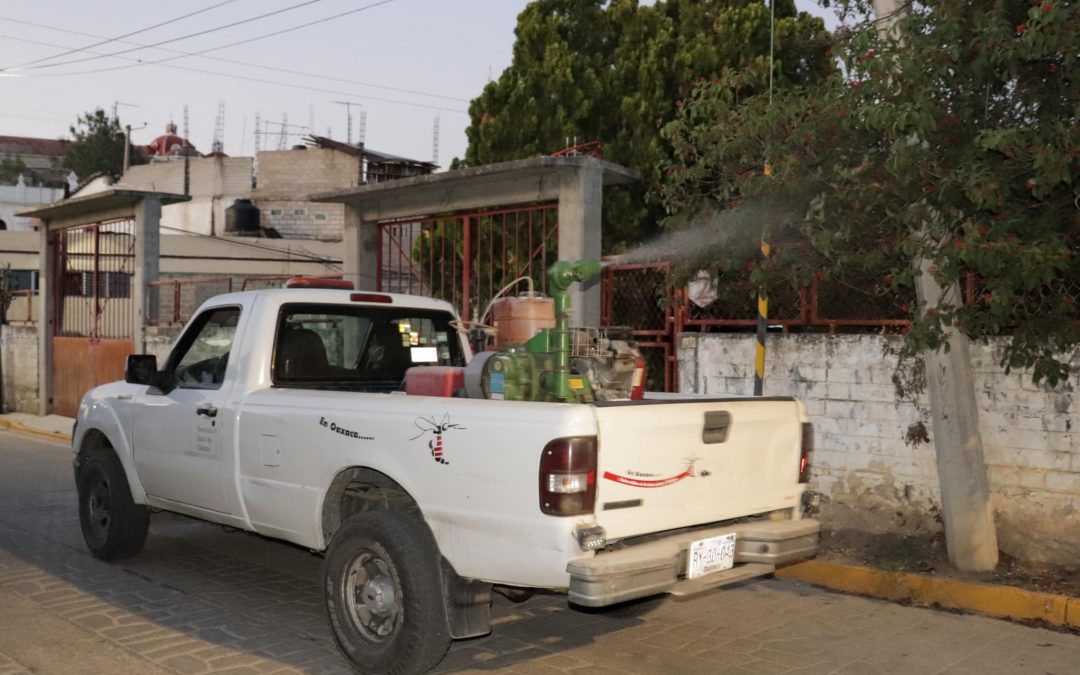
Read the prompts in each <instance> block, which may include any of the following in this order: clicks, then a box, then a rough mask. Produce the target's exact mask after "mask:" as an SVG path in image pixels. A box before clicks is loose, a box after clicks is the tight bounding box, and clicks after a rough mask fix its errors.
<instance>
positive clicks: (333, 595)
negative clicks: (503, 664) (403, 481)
mask: <svg viewBox="0 0 1080 675" xmlns="http://www.w3.org/2000/svg"><path fill="white" fill-rule="evenodd" d="M323 590H324V594H325V597H326V612H327V616H328V617H329V620H330V628H331V630H332V631H333V633H334V639H335V640H336V641H337V644H338V647H339V648H340V649H341V651H342V653H343V654H344V655H345V657H346V658H348V659H349V660H350V661H351V662H352V663H353V664H354V665H355V666H356V668H357V669H358V670H360V672H364V673H386V674H388V675H411V674H413V673H423V672H426V671H427V670H429V669H431V668H432V667H434V666H435V664H437V663H438V662H439V661H440V660H441V659H442V657H443V655H445V654H446V650H447V649H449V648H450V628H449V626H448V625H447V621H446V611H445V609H444V608H443V592H442V580H441V577H440V571H439V552H438V549H437V548H436V546H435V542H434V541H433V540H432V537H431V533H430V532H429V531H428V529H427V525H425V524H424V522H423V520H421V519H420V516H418V515H412V514H406V513H401V512H397V511H365V512H363V513H360V514H358V515H356V516H354V517H352V518H350V519H349V521H348V522H346V523H345V524H344V525H342V527H341V529H340V530H338V531H337V532H336V533H335V534H334V538H333V540H332V541H331V542H330V548H329V550H328V551H327V554H326V562H325V564H324V567H323Z"/></svg>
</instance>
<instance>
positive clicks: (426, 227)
mask: <svg viewBox="0 0 1080 675" xmlns="http://www.w3.org/2000/svg"><path fill="white" fill-rule="evenodd" d="M558 211H559V209H558V206H557V205H556V204H537V205H534V206H528V207H523V208H515V209H504V210H488V211H477V212H471V213H455V214H451V215H445V216H432V217H425V218H420V219H409V220H393V221H385V222H381V223H379V242H378V251H379V258H378V272H377V284H378V288H379V290H381V291H386V292H390V293H414V294H419V295H429V296H432V297H436V298H441V299H443V300H446V301H448V302H449V303H450V304H452V305H454V307H455V308H457V310H458V312H459V313H460V314H461V316H462V318H465V319H469V318H472V317H473V314H474V313H476V314H477V315H479V314H480V313H482V312H483V311H484V308H485V307H486V306H487V303H488V302H490V301H491V299H492V298H493V297H494V296H495V295H496V294H497V293H498V292H499V291H500V290H501V289H503V288H504V287H505V286H506V285H507V284H509V283H511V282H512V281H514V280H515V279H518V278H520V277H523V276H525V277H529V278H530V279H532V280H533V284H534V285H535V288H536V289H537V290H539V291H544V290H545V289H546V288H547V275H546V272H547V268H548V267H549V266H550V265H551V264H552V263H554V262H555V260H556V258H557V254H556V252H557V251H558V231H559V223H558Z"/></svg>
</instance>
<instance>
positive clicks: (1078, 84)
mask: <svg viewBox="0 0 1080 675" xmlns="http://www.w3.org/2000/svg"><path fill="white" fill-rule="evenodd" d="M833 4H834V5H835V4H839V5H840V7H841V8H842V9H843V10H845V11H847V12H848V14H847V16H848V21H847V22H846V23H845V25H844V27H842V29H841V30H839V31H838V32H837V33H836V34H835V42H834V44H833V46H832V52H833V53H834V54H835V56H836V57H837V58H839V59H840V60H841V62H842V64H843V72H844V73H845V75H844V76H841V75H835V76H833V77H831V78H828V79H827V80H825V81H822V82H819V83H814V84H811V85H810V86H806V87H798V88H788V89H785V90H782V91H778V92H777V94H776V96H774V98H773V100H772V103H771V105H770V103H769V101H768V100H767V99H766V97H765V96H763V95H761V94H757V93H753V91H752V89H753V87H752V86H748V85H747V83H748V82H751V83H752V82H753V81H754V78H755V77H759V75H757V74H755V73H754V71H753V69H746V70H744V71H742V72H740V73H738V74H737V76H735V77H730V78H725V79H724V80H723V81H719V82H706V83H701V84H699V85H698V87H697V88H696V89H695V90H694V91H693V92H692V94H691V95H690V96H689V97H688V102H687V104H686V105H684V106H683V107H682V108H681V109H680V113H679V115H678V118H677V119H676V121H674V122H673V123H671V124H670V125H668V126H667V127H666V128H665V131H664V133H665V137H666V138H667V139H669V141H670V142H671V143H672V145H673V147H674V154H675V159H674V161H673V162H671V163H670V164H669V165H668V167H667V172H668V174H669V181H668V182H666V183H665V184H664V185H662V186H661V189H660V192H659V194H660V197H661V199H662V201H663V202H664V203H665V204H666V205H667V207H668V209H669V210H671V211H672V212H686V211H693V210H695V209H701V208H704V207H710V208H720V209H723V208H731V207H732V206H736V205H737V203H738V200H740V199H742V200H747V203H751V202H752V201H753V200H757V199H763V198H767V197H769V196H771V195H773V194H775V193H777V192H783V193H787V194H792V193H798V192H799V191H803V193H804V194H805V195H806V198H805V201H804V205H805V210H804V211H802V212H800V213H799V214H798V216H797V217H793V218H792V219H791V220H790V221H789V222H788V223H787V226H788V227H787V231H788V232H790V231H792V230H796V231H800V232H801V233H802V234H803V235H804V236H805V237H807V238H808V239H809V242H810V244H811V245H812V250H813V255H812V256H811V255H806V256H803V258H804V259H803V260H802V261H801V262H802V263H803V264H804V265H817V264H819V263H820V264H823V265H825V266H826V268H827V269H828V271H829V273H831V274H844V273H846V272H850V271H852V270H861V271H863V272H867V271H872V272H873V273H875V274H878V275H880V277H881V278H883V279H885V280H887V282H888V284H890V285H891V286H892V287H893V288H894V289H899V288H901V287H904V286H910V285H911V284H912V280H913V266H912V261H913V260H914V259H915V258H917V257H926V258H929V259H930V260H932V261H933V263H934V265H935V269H936V274H937V277H938V280H939V281H940V282H941V283H942V284H943V285H945V286H947V285H949V284H951V283H952V282H956V281H960V282H961V286H962V287H963V286H964V282H966V280H967V279H968V276H967V275H968V273H969V272H970V273H973V275H974V276H973V281H974V290H975V292H974V293H973V294H970V296H972V297H969V302H967V303H964V304H958V305H950V304H948V303H946V302H943V301H941V300H939V299H928V303H927V304H928V305H929V306H928V307H925V308H922V309H923V311H917V309H918V308H910V309H911V311H912V319H913V324H912V327H911V331H910V332H909V333H908V335H907V348H908V352H909V353H913V352H915V351H917V350H919V349H923V348H927V347H929V348H934V347H937V346H938V345H939V344H940V343H941V335H942V328H943V327H944V326H948V325H956V326H958V327H959V328H960V329H961V330H963V331H964V332H965V333H966V334H968V335H969V336H971V337H972V338H985V337H989V336H994V335H1002V334H1009V335H1011V336H1012V339H1011V340H1010V341H1009V346H1008V347H1007V349H1006V351H1005V353H1004V357H1003V364H1004V365H1005V366H1006V367H1007V368H1011V367H1025V368H1032V369H1033V371H1034V375H1035V378H1036V380H1042V379H1046V380H1047V381H1049V382H1050V383H1056V382H1057V381H1059V380H1060V379H1062V378H1064V377H1066V376H1067V374H1068V366H1067V363H1065V361H1067V358H1066V359H1064V360H1063V359H1062V358H1061V357H1062V355H1063V354H1067V353H1068V352H1069V350H1072V349H1075V348H1076V347H1077V345H1078V344H1080V314H1078V311H1077V307H1076V302H1077V300H1080V210H1078V205H1080V181H1078V178H1077V177H1078V176H1080V158H1078V152H1080V124H1078V120H1077V117H1078V114H1080V96H1078V94H1080V71H1078V64H1077V60H1078V58H1080V50H1078V49H1077V44H1080V35H1078V30H1080V7H1078V6H1077V5H1076V4H1075V3H1069V2H1062V1H1060V0H1047V1H1046V2H1041V3H1034V4H1032V3H1028V2H1022V1H1018V0H1017V1H1009V0H997V1H995V2H977V1H975V0H935V1H933V2H926V3H916V4H915V5H913V6H912V11H911V13H910V14H908V15H906V16H905V17H903V18H901V19H900V20H899V21H898V23H897V24H896V26H895V31H894V32H891V33H889V34H888V35H882V34H879V32H878V31H877V30H876V29H875V27H874V25H873V24H872V22H870V21H868V20H867V18H866V17H867V11H868V8H867V7H866V3H863V2H857V1H855V0H852V1H848V2H840V3H833ZM748 92H749V95H748ZM766 160H767V161H769V162H770V163H771V165H772V168H773V171H772V175H771V176H765V175H763V171H762V169H761V167H762V166H763V163H764V162H765V161H766ZM764 281H766V282H767V281H768V279H764Z"/></svg>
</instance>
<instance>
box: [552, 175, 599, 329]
mask: <svg viewBox="0 0 1080 675" xmlns="http://www.w3.org/2000/svg"><path fill="white" fill-rule="evenodd" d="M603 197H604V174H603V171H602V170H601V169H600V168H598V167H582V168H574V169H569V170H565V171H563V172H561V176H560V181H559V260H582V259H586V258H588V259H593V260H599V259H600V253H601V250H600V245H601V239H600V215H601V209H602V205H603ZM570 306H571V307H572V308H573V312H574V315H573V317H572V319H571V321H570V324H571V325H572V326H588V327H592V328H596V327H598V326H599V325H600V278H599V277H597V278H595V279H592V280H591V281H588V282H586V283H583V284H575V285H573V286H572V287H571V288H570Z"/></svg>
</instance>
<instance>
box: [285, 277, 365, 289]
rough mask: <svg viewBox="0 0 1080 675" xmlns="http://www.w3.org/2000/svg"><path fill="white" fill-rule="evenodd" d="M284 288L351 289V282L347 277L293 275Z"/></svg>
mask: <svg viewBox="0 0 1080 675" xmlns="http://www.w3.org/2000/svg"><path fill="white" fill-rule="evenodd" d="M285 288H335V289H338V290H345V291H351V290H353V288H354V287H353V282H351V281H348V280H347V279H325V278H320V277H293V278H292V279H289V280H288V281H286V282H285Z"/></svg>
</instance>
